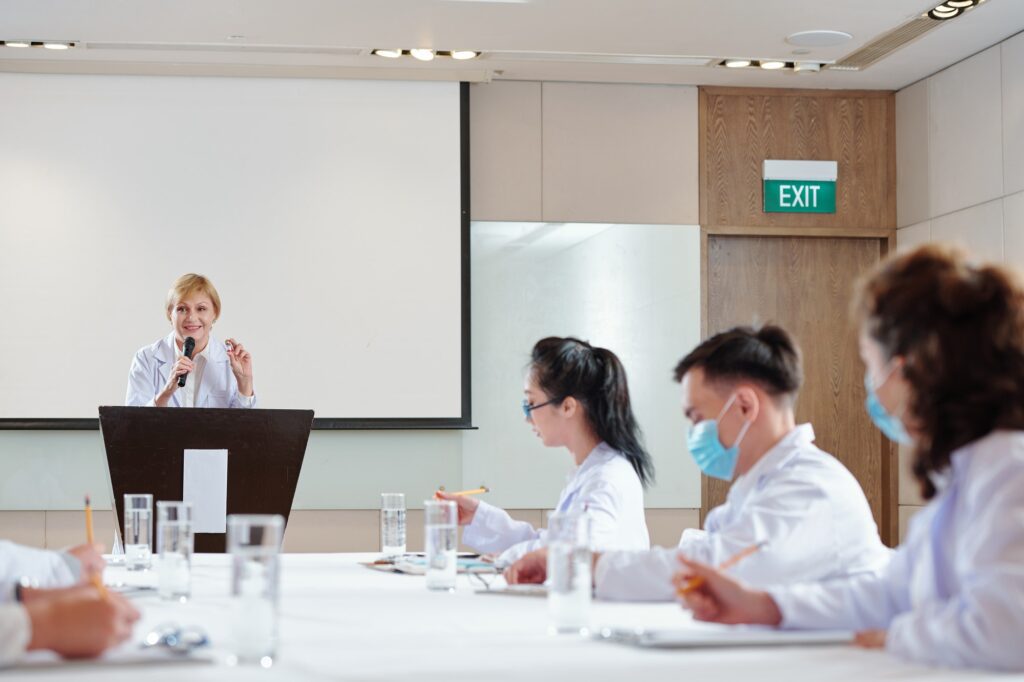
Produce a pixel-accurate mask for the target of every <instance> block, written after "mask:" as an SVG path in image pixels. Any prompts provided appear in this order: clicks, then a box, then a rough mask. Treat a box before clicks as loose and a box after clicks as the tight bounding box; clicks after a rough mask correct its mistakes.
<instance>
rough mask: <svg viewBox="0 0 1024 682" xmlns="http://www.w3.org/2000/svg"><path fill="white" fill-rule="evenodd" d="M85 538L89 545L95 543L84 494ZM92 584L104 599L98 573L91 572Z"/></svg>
mask: <svg viewBox="0 0 1024 682" xmlns="http://www.w3.org/2000/svg"><path fill="white" fill-rule="evenodd" d="M85 539H86V541H87V542H88V543H89V546H90V547H93V546H95V545H96V535H95V534H94V533H93V530H92V504H90V502H89V496H88V495H86V496H85ZM89 580H90V582H92V584H93V586H95V587H96V590H97V591H98V592H99V593H100V596H101V597H102V598H104V599H106V598H107V586H106V585H104V584H103V577H102V576H101V575H99V574H98V573H93V574H92V576H91V577H90V578H89Z"/></svg>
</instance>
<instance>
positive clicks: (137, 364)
mask: <svg viewBox="0 0 1024 682" xmlns="http://www.w3.org/2000/svg"><path fill="white" fill-rule="evenodd" d="M166 314H167V320H168V321H169V322H170V323H171V332H170V333H169V334H168V335H167V336H165V337H164V338H162V339H160V340H159V341H157V342H155V343H153V344H152V345H149V346H146V347H144V348H142V349H140V350H139V351H138V352H137V353H136V354H135V357H134V358H133V359H132V366H131V370H130V372H129V375H128V392H127V395H126V397H125V404H126V405H136V406H148V407H243V408H248V407H255V406H256V393H255V391H254V389H253V380H252V355H250V353H249V352H248V351H247V350H245V347H244V346H243V345H242V344H241V343H239V342H238V341H236V340H235V339H227V340H226V341H224V342H220V341H218V340H217V339H216V338H214V337H213V336H212V334H211V332H212V331H213V325H214V323H215V322H216V321H217V318H219V317H220V295H218V294H217V289H216V288H214V286H213V283H212V282H210V280H208V279H207V278H206V277H203V276H202V275H196V274H193V273H189V274H187V275H182V276H181V277H179V278H178V279H177V280H175V282H174V284H173V285H171V290H170V291H168V292H167V305H166ZM187 339H192V341H193V343H194V347H193V349H192V353H191V358H190V357H187V354H186V352H185V351H186V341H187ZM182 378H184V381H182ZM181 384H184V386H182V385H181Z"/></svg>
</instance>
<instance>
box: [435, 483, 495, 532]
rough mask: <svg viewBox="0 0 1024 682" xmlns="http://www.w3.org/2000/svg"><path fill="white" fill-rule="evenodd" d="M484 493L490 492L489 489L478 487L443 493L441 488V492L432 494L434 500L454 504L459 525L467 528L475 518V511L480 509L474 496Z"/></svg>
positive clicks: (478, 501) (478, 502)
mask: <svg viewBox="0 0 1024 682" xmlns="http://www.w3.org/2000/svg"><path fill="white" fill-rule="evenodd" d="M486 492H490V489H489V488H488V487H487V486H480V487H479V488H474V489H473V490H460V491H459V492H455V493H449V492H445V491H444V490H443V487H442V489H441V490H438V491H437V492H436V493H434V499H437V500H449V501H451V502H454V503H455V506H456V508H458V512H459V525H460V526H468V525H469V524H470V523H472V522H473V517H474V516H476V510H477V509H478V508H479V507H480V500H478V499H476V498H475V497H474V496H475V495H481V494H483V493H486Z"/></svg>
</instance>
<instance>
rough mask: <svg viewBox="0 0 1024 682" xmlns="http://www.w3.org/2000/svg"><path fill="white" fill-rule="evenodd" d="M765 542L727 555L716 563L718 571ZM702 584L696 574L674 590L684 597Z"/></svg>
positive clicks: (741, 558) (741, 559) (727, 567)
mask: <svg viewBox="0 0 1024 682" xmlns="http://www.w3.org/2000/svg"><path fill="white" fill-rule="evenodd" d="M766 544H768V543H767V542H758V543H757V544H754V545H751V546H750V547H747V548H746V549H742V550H740V551H739V552H737V553H736V554H734V555H732V556H731V557H729V558H728V559H726V560H725V561H723V562H722V563H720V564H718V570H719V571H726V570H728V569H730V568H732V567H733V566H735V565H736V564H738V563H739V562H741V561H743V560H744V559H746V558H747V557H748V556H750V555H751V554H754V553H756V552H757V551H758V550H759V549H761V548H762V547H764V546H765V545H766ZM703 584H704V578H701V577H700V576H697V577H695V578H690V579H689V580H688V581H687V582H686V584H685V585H683V586H682V587H680V588H679V589H677V590H676V594H678V595H679V596H680V597H685V596H686V595H688V594H689V593H691V592H693V591H694V590H696V589H697V588H698V587H700V586H701V585H703Z"/></svg>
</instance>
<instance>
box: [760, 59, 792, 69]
mask: <svg viewBox="0 0 1024 682" xmlns="http://www.w3.org/2000/svg"><path fill="white" fill-rule="evenodd" d="M785 65H786V62H780V61H778V60H775V59H769V60H766V61H763V62H759V63H758V66H760V67H761V68H762V69H768V70H769V71H774V70H775V69H781V68H782V67H784V66H785Z"/></svg>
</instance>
